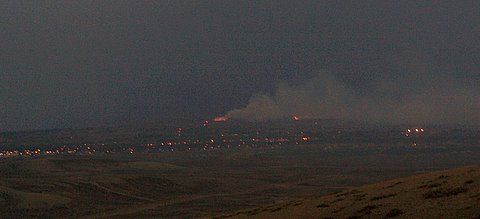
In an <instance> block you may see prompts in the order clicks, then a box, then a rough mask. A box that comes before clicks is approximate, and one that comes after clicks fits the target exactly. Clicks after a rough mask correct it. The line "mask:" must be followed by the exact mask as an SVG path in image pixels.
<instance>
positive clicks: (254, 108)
mask: <svg viewBox="0 0 480 219" xmlns="http://www.w3.org/2000/svg"><path fill="white" fill-rule="evenodd" d="M371 84H373V85H371V86H370V87H369V88H368V89H367V90H366V91H365V90H362V91H360V90H358V89H354V88H353V87H352V86H349V84H348V83H344V82H342V81H340V80H338V79H336V78H335V77H333V76H332V75H329V74H326V73H321V74H319V75H318V76H316V77H315V78H313V79H311V80H309V81H308V82H306V83H304V84H302V85H300V86H295V85H288V84H286V83H280V84H278V85H277V88H276V91H275V92H274V93H273V94H271V95H269V94H257V95H254V96H253V97H252V98H251V100H250V101H249V103H248V104H247V106H246V107H245V108H242V109H236V110H232V111H230V112H228V113H227V115H226V116H227V117H228V118H233V119H244V120H253V121H263V120H277V119H286V118H291V116H292V115H298V116H300V118H309V119H339V120H347V121H356V122H364V123H384V124H399V123H414V124H477V123H478V122H480V90H479V89H478V87H477V86H476V85H475V83H468V82H466V81H461V80H458V79H455V78H451V77H442V76H435V77H432V76H431V75H430V76H418V75H406V76H404V77H402V78H383V79H378V80H372V81H371Z"/></svg>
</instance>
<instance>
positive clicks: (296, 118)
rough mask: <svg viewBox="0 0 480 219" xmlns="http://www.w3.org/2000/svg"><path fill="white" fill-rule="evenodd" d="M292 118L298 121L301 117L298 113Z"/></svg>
mask: <svg viewBox="0 0 480 219" xmlns="http://www.w3.org/2000/svg"><path fill="white" fill-rule="evenodd" d="M292 119H293V121H298V120H300V117H298V116H297V115H293V117H292Z"/></svg>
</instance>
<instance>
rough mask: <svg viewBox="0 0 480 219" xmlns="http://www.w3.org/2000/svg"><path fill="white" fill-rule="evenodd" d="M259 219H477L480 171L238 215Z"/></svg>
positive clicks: (396, 183) (403, 182) (429, 177)
mask: <svg viewBox="0 0 480 219" xmlns="http://www.w3.org/2000/svg"><path fill="white" fill-rule="evenodd" d="M232 216H233V217H239V218H244V217H248V218H251V217H257V218H322V217H323V218H389V217H406V218H420V217H423V218H425V217H427V218H477V217H480V167H479V166H470V167H464V168H459V169H452V170H447V171H441V172H433V173H427V174H422V175H416V176H412V177H407V178H401V179H396V180H390V181H386V182H382V183H378V184H373V185H367V186H362V187H358V188H355V189H351V190H348V191H344V192H341V193H336V194H332V195H328V196H323V197H320V198H316V199H311V200H303V201H296V202H289V203H285V204H281V205H271V206H267V207H262V208H255V209H251V210H246V211H241V212H237V213H235V214H232V215H224V216H223V217H232Z"/></svg>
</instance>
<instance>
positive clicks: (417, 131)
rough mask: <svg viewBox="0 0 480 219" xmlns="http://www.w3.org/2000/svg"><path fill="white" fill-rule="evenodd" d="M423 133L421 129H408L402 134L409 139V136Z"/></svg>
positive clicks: (423, 130)
mask: <svg viewBox="0 0 480 219" xmlns="http://www.w3.org/2000/svg"><path fill="white" fill-rule="evenodd" d="M424 132H425V129H423V128H411V129H410V128H409V129H407V130H405V132H404V134H405V136H407V137H409V136H412V135H418V134H423V133H424Z"/></svg>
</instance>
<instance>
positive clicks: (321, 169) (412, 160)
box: [0, 145, 480, 218]
mask: <svg viewBox="0 0 480 219" xmlns="http://www.w3.org/2000/svg"><path fill="white" fill-rule="evenodd" d="M479 158H480V151H478V149H477V148H463V147H450V148H444V149H438V148H437V149H435V150H430V149H416V148H413V149H412V148H398V149H381V148H350V149H341V148H337V149H332V148H331V147H326V146H324V145H303V146H300V145H298V146H285V147H263V148H244V149H235V150H218V151H205V152H203V151H196V152H168V153H157V154H140V153H139V154H132V155H124V154H111V155H108V156H107V155H103V156H93V155H92V156H54V157H37V158H22V157H18V158H11V159H0V175H1V176H2V177H1V178H0V215H2V217H6V218H11V217H16V218H18V217H43V218H65V217H70V218H72V217H73V218H92V217H95V218H111V217H122V218H151V217H169V218H180V217H181V218H185V217H189V218H190V217H215V216H221V215H229V214H231V213H232V212H241V211H242V210H243V209H263V207H261V206H278V205H280V206H283V205H288V204H289V203H292V202H295V203H296V202H297V201H299V200H312V199H313V200H315V199H316V198H318V197H323V196H325V195H328V194H333V193H335V192H341V191H345V190H349V189H352V188H356V187H358V186H362V185H367V184H372V183H378V182H383V181H386V180H391V179H396V178H399V177H406V176H411V175H414V174H419V173H426V172H432V171H438V170H446V169H450V168H455V167H462V166H466V165H475V164H478V163H479V162H480V160H479ZM474 173H477V172H474ZM453 178H454V177H452V179H453ZM446 179H450V178H446ZM425 180H426V181H425V183H426V184H425V185H427V186H428V185H430V184H429V183H428V182H427V181H428V179H425ZM432 180H433V179H432ZM439 180H440V179H439ZM442 180H445V179H441V180H440V181H438V180H434V181H432V183H433V184H434V183H442V182H443V181H442ZM472 180H473V183H472V184H464V183H465V181H467V180H463V181H458V185H456V186H453V187H452V186H446V187H445V189H450V188H453V189H455V188H457V187H461V186H462V187H461V188H466V189H467V192H468V194H470V193H471V192H474V191H476V190H474V188H475V186H478V181H480V180H479V179H477V178H473V179H472ZM437 181H438V182H437ZM391 183H396V181H395V182H391ZM421 183H423V181H421V180H420V181H418V182H417V183H416V184H415V185H414V184H412V185H414V187H415V188H417V187H420V186H422V185H423V184H422V185H421ZM417 184H418V185H417ZM388 185H390V184H388ZM388 185H387V184H385V186H388ZM397 186H398V187H395V189H399V188H405V189H407V188H408V189H410V188H413V187H411V185H410V183H407V182H404V183H402V184H399V185H397ZM442 186H443V184H442ZM440 188H442V189H443V188H444V187H438V188H437V189H440ZM392 191H394V190H392ZM395 191H396V190H395ZM419 191H422V193H419V194H418V195H419V197H420V196H422V195H423V194H424V193H427V192H428V191H430V189H428V188H425V189H419ZM433 191H435V190H433ZM442 191H443V190H442ZM446 191H447V192H448V191H449V190H446ZM454 191H456V190H454ZM459 191H460V192H462V191H463V190H459ZM464 193H465V192H462V193H461V194H460V195H459V197H461V196H463V195H464ZM339 194H340V193H339ZM360 194H364V193H358V194H346V195H345V197H338V198H337V197H335V196H336V195H334V196H328V197H330V198H328V199H325V201H324V202H325V203H323V202H322V201H312V202H311V204H308V203H310V202H303V201H302V203H304V204H301V205H299V207H308V206H310V205H311V206H310V207H312V206H313V207H312V208H311V209H313V210H315V211H313V210H312V212H313V213H315V212H317V213H322V212H323V211H325V212H331V211H334V210H337V209H336V208H337V207H338V208H341V207H343V206H344V205H348V204H349V200H350V199H351V198H354V195H360ZM390 194H391V193H390V190H385V192H383V193H378V194H377V193H372V194H370V193H367V192H365V196H364V197H363V198H364V199H365V200H367V201H368V200H370V199H372V198H374V197H376V196H382V195H390ZM395 194H396V195H395V196H396V197H403V195H402V194H403V193H398V192H397V193H395ZM465 194H467V193H465ZM337 195H338V194H337ZM406 195H408V194H406ZM407 197H408V196H407ZM391 198H395V197H388V198H384V199H382V200H381V201H388V200H391ZM331 199H332V200H331ZM336 199H343V200H339V201H338V203H331V202H333V201H334V200H336ZM322 200H323V199H322ZM365 200H364V201H365ZM431 200H444V199H443V198H439V199H431ZM427 201H430V199H428V200H427ZM320 202H321V203H320ZM375 203H377V202H372V203H371V204H370V203H368V204H366V205H365V206H363V205H362V206H360V204H358V206H356V205H355V206H356V207H355V208H352V209H351V212H349V211H348V209H345V211H341V212H339V214H338V215H343V216H352V215H353V216H355V215H356V214H354V212H357V211H359V210H360V209H363V208H364V207H366V206H368V205H372V206H373V205H375V207H374V208H375V209H373V208H372V209H370V211H371V212H373V213H372V214H374V213H375V212H377V211H380V210H381V209H383V207H382V206H383V205H382V206H380V204H381V203H379V204H375ZM322 204H327V205H329V206H331V207H327V208H320V207H319V208H317V207H316V206H318V205H322ZM337 205H338V206H337ZM384 207H385V206H384ZM465 207H468V206H465ZM357 208H359V209H357ZM385 208H386V207H385ZM394 208H398V209H400V210H402V211H403V212H404V214H405V215H408V209H405V208H403V207H402V206H399V207H394ZM280 209H283V207H282V208H280ZM293 209H296V208H293ZM332 209H333V210H332ZM386 210H391V209H385V211H386ZM256 211H257V210H255V213H256V214H257V213H260V212H256ZM294 211H295V210H294ZM300 211H303V210H300ZM382 211H383V210H382ZM279 212H281V211H279ZM295 212H296V211H295ZM273 213H275V212H273ZM249 214H250V213H242V214H239V215H238V216H242V215H244V216H250V215H249ZM315 214H316V213H315ZM358 214H360V213H358ZM272 216H275V215H272ZM326 216H328V215H326ZM333 216H337V215H333ZM359 216H361V215H359ZM262 217H263V216H262Z"/></svg>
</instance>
